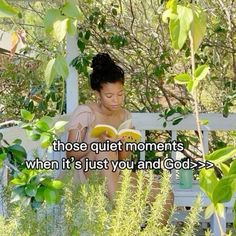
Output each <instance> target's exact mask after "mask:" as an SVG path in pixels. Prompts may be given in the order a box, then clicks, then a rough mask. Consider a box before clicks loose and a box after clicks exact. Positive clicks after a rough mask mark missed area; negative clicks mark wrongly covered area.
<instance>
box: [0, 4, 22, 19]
mask: <svg viewBox="0 0 236 236" xmlns="http://www.w3.org/2000/svg"><path fill="white" fill-rule="evenodd" d="M18 14H19V11H18V10H17V9H16V8H14V7H12V6H11V5H9V4H8V3H7V2H6V1H5V0H0V18H1V17H14V16H17V15H18Z"/></svg>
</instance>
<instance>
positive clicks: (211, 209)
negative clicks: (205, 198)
mask: <svg viewBox="0 0 236 236" xmlns="http://www.w3.org/2000/svg"><path fill="white" fill-rule="evenodd" d="M214 213H215V207H214V204H213V203H211V204H210V205H209V206H208V207H207V208H206V210H205V214H204V216H205V219H209V218H210V217H211V216H212V215H213V214H214Z"/></svg>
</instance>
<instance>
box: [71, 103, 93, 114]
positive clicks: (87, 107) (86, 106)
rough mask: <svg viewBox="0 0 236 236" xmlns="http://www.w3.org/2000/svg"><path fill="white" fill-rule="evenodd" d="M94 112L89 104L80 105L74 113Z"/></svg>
mask: <svg viewBox="0 0 236 236" xmlns="http://www.w3.org/2000/svg"><path fill="white" fill-rule="evenodd" d="M83 112H93V110H92V109H91V106H90V105H89V104H82V105H78V106H77V107H76V108H75V110H74V111H73V113H83Z"/></svg>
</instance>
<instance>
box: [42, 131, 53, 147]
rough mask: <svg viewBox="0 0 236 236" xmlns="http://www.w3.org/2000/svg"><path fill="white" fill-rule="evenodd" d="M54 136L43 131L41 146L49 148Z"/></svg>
mask: <svg viewBox="0 0 236 236" xmlns="http://www.w3.org/2000/svg"><path fill="white" fill-rule="evenodd" d="M52 140H53V138H52V136H51V135H50V134H48V133H42V134H41V138H40V146H41V148H48V147H49V146H50V145H51V143H52Z"/></svg>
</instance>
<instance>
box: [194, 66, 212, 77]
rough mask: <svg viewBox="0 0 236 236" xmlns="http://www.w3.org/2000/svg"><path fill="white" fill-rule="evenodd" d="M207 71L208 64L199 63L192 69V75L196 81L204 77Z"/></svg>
mask: <svg viewBox="0 0 236 236" xmlns="http://www.w3.org/2000/svg"><path fill="white" fill-rule="evenodd" d="M208 73H209V66H207V65H201V66H198V68H197V69H196V70H195V71H194V77H195V79H196V80H197V81H200V80H202V79H204V78H205V77H206V75H207V74H208Z"/></svg>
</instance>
